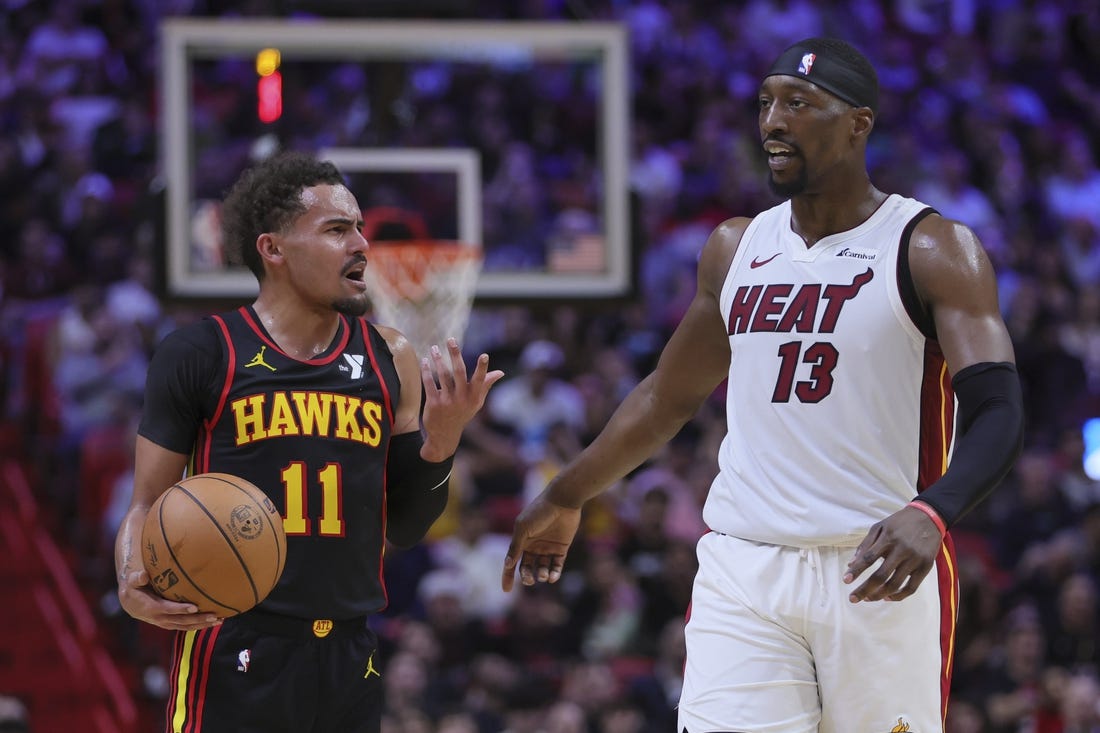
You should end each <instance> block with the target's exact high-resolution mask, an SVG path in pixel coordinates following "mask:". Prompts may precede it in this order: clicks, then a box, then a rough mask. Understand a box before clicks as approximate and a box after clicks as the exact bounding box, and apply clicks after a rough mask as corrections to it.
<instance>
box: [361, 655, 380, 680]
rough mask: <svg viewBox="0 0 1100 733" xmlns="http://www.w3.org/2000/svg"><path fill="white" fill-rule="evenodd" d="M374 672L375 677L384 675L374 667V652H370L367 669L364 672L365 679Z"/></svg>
mask: <svg viewBox="0 0 1100 733" xmlns="http://www.w3.org/2000/svg"><path fill="white" fill-rule="evenodd" d="M372 674H373V675H374V676H375V677H381V676H382V673H381V672H379V671H378V670H377V669H375V668H374V652H371V653H370V659H368V660H367V671H366V672H365V673H364V674H363V679H366V678H367V677H370V676H371V675H372Z"/></svg>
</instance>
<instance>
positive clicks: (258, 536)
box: [141, 473, 286, 618]
mask: <svg viewBox="0 0 1100 733" xmlns="http://www.w3.org/2000/svg"><path fill="white" fill-rule="evenodd" d="M141 549H142V559H143V560H144V562H145V570H146V571H147V572H148V573H149V582H150V584H151V585H152V586H153V590H154V591H156V593H158V594H159V595H160V596H162V597H164V598H167V599H168V600H171V601H178V602H181V603H193V604H195V605H196V606H198V608H199V610H200V611H203V612H209V613H213V614H216V615H217V616H218V617H219V618H225V617H228V616H236V615H237V614H239V613H243V612H245V611H247V610H248V609H250V608H252V607H253V606H255V605H256V604H258V603H259V602H260V601H262V600H263V599H264V598H266V597H267V594H268V593H270V592H271V590H272V589H273V588H274V587H275V584H276V583H277V582H278V581H279V576H280V575H282V572H283V567H284V565H285V564H286V534H285V533H284V532H283V519H282V517H281V516H280V515H279V512H278V511H277V510H276V509H275V505H274V504H273V503H272V501H271V499H269V498H268V497H267V496H266V495H265V494H264V492H263V491H261V490H260V489H259V488H257V487H256V486H255V485H254V484H252V483H249V482H248V481H246V480H244V479H242V478H240V477H238V476H231V475H229V474H225V473H202V474H198V475H195V476H189V477H187V478H185V479H183V480H182V481H180V482H178V483H176V484H175V485H173V486H172V487H171V488H170V489H168V490H167V491H165V492H164V493H163V494H161V495H160V497H158V498H157V500H156V501H155V502H153V506H152V507H151V508H150V509H149V515H148V516H147V517H146V519H145V526H144V527H143V528H142V536H141Z"/></svg>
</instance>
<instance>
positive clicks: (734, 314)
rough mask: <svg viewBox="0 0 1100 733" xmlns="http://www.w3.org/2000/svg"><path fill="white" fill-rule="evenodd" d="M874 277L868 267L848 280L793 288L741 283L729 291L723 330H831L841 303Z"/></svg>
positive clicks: (734, 331)
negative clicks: (730, 294) (726, 315)
mask: <svg viewBox="0 0 1100 733" xmlns="http://www.w3.org/2000/svg"><path fill="white" fill-rule="evenodd" d="M874 276H875V271H874V270H872V269H871V268H870V267H868V268H867V269H866V270H865V271H864V272H862V273H860V274H859V275H856V276H855V277H854V278H852V282H850V283H847V284H844V283H831V284H827V285H823V284H821V283H807V284H804V285H800V286H798V290H797V291H795V286H794V285H793V284H791V283H772V284H770V285H742V286H740V287H739V288H737V291H736V292H735V293H734V294H733V303H732V304H731V305H730V312H729V320H728V321H727V324H726V327H727V333H729V334H730V335H731V336H732V335H733V334H737V333H749V332H752V333H758V332H759V333H791V332H792V331H797V332H798V333H833V331H835V330H836V324H837V321H839V320H840V314H841V311H842V310H843V309H844V305H845V304H846V303H847V302H848V301H850V300H853V299H854V298H855V297H856V296H857V295H859V291H860V290H861V289H862V288H863V286H864V285H866V284H867V283H869V282H871V280H872V279H873V278H874ZM792 293H793V294H792ZM819 314H820V317H819Z"/></svg>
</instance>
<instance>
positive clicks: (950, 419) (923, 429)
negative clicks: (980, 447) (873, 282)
mask: <svg viewBox="0 0 1100 733" xmlns="http://www.w3.org/2000/svg"><path fill="white" fill-rule="evenodd" d="M954 435H955V393H954V391H953V390H952V389H951V375H950V374H948V373H947V362H946V361H945V360H944V358H943V352H942V351H941V350H940V345H939V344H938V343H937V342H935V341H925V345H924V379H923V381H922V382H921V388H920V451H919V454H918V465H917V491H918V492H921V491H924V490H925V489H926V488H928V487H929V486H931V485H932V483H933V482H935V481H937V480H938V479H939V478H940V476H943V474H944V472H945V471H946V470H947V458H948V456H949V455H950V452H951V442H952V441H953V440H954Z"/></svg>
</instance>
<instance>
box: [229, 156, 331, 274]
mask: <svg viewBox="0 0 1100 733" xmlns="http://www.w3.org/2000/svg"><path fill="white" fill-rule="evenodd" d="M322 184H331V185H346V184H345V181H344V176H343V175H342V174H341V173H340V171H339V169H337V167H336V166H335V165H333V164H332V163H330V162H329V161H327V160H317V159H316V158H315V157H313V156H311V155H308V154H306V153H299V152H289V153H280V154H278V155H275V156H272V157H270V158H268V159H267V160H265V161H263V162H262V163H259V164H258V165H255V166H253V167H251V168H249V169H247V170H246V171H245V172H244V173H242V174H241V177H240V178H238V179H237V182H236V183H234V184H233V187H232V188H231V189H229V193H228V194H226V197H225V202H224V203H223V204H222V214H221V219H222V224H221V225H222V241H223V242H224V246H225V250H226V253H227V254H228V256H229V259H230V261H232V262H235V263H237V264H243V265H245V266H246V267H247V268H248V269H249V270H251V271H252V274H253V275H255V276H256V279H257V280H263V278H264V266H263V261H262V260H261V259H260V253H259V252H257V251H256V239H257V237H259V236H260V235H261V234H263V233H264V232H277V231H280V230H282V229H284V228H285V227H286V226H287V225H289V224H290V223H291V222H292V221H293V220H294V219H295V218H296V217H298V216H299V215H301V214H302V213H303V212H304V211H305V210H306V207H305V204H303V203H302V191H303V190H305V189H307V188H309V187H310V186H318V185H322Z"/></svg>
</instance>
